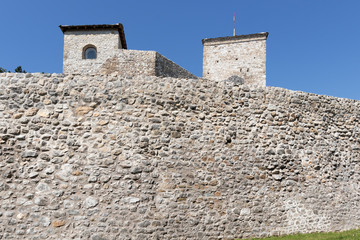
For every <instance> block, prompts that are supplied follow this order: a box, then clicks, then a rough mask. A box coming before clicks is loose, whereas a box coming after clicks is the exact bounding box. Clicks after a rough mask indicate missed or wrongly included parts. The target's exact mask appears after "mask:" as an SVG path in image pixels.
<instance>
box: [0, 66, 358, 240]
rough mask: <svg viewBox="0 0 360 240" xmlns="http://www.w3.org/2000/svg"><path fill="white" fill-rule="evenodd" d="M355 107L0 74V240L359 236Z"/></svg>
mask: <svg viewBox="0 0 360 240" xmlns="http://www.w3.org/2000/svg"><path fill="white" fill-rule="evenodd" d="M359 108H360V102H358V101H354V100H348V99H341V98H334V97H328V96H319V95H315V94H308V93H303V92H293V91H289V90H286V89H281V88H274V87H266V88H257V89H252V88H248V87H246V86H236V85H234V83H232V82H230V81H229V82H213V81H208V80H203V79H175V78H157V77H149V76H144V77H135V78H132V79H128V78H124V77H117V76H114V75H111V76H100V75H96V76H80V75H60V74H54V75H46V74H10V73H6V74H0V239H92V240H99V239H102V240H104V239H107V240H109V239H233V238H241V237H250V236H257V237H260V236H268V235H277V234H289V233H295V232H314V231H334V230H346V229H350V228H357V227H359V225H360V214H359V212H360V206H359V202H360V195H359V182H360V171H359V170H360V165H359V161H360V158H359V156H360V142H359V117H360V111H359Z"/></svg>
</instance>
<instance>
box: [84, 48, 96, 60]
mask: <svg viewBox="0 0 360 240" xmlns="http://www.w3.org/2000/svg"><path fill="white" fill-rule="evenodd" d="M96 58H97V49H96V47H95V46H94V45H86V46H85V47H84V48H83V59H96Z"/></svg>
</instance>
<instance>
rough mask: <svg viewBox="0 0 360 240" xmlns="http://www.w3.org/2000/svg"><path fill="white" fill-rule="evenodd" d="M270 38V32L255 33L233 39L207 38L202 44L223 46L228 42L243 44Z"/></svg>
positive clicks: (233, 37) (232, 37)
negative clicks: (243, 42) (222, 44)
mask: <svg viewBox="0 0 360 240" xmlns="http://www.w3.org/2000/svg"><path fill="white" fill-rule="evenodd" d="M268 36H269V33H268V32H262V33H254V34H247V35H236V36H231V37H218V38H205V39H203V40H201V41H202V44H203V45H204V44H221V43H226V42H237V41H239V42H242V41H250V40H253V39H265V40H266V39H267V37H268Z"/></svg>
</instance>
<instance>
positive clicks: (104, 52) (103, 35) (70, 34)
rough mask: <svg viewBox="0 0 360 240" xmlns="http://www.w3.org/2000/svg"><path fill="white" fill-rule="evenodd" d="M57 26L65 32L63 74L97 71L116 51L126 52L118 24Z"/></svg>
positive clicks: (120, 25) (121, 26)
mask: <svg viewBox="0 0 360 240" xmlns="http://www.w3.org/2000/svg"><path fill="white" fill-rule="evenodd" d="M59 27H60V29H61V31H62V32H63V33H64V58H63V73H78V74H81V73H95V72H98V71H99V69H100V68H101V66H102V65H103V63H104V62H105V61H106V60H107V59H110V58H111V57H113V56H114V55H116V54H117V53H118V50H119V49H127V45H126V39H125V33H124V28H123V25H122V24H121V23H118V24H111V25H110V24H103V25H72V26H63V25H60V26H59Z"/></svg>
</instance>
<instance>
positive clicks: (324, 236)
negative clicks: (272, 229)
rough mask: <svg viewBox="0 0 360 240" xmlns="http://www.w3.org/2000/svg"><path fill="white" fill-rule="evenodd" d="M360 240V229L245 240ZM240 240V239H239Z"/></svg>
mask: <svg viewBox="0 0 360 240" xmlns="http://www.w3.org/2000/svg"><path fill="white" fill-rule="evenodd" d="M260 239H263V240H360V229H358V230H350V231H345V232H330V233H309V234H296V235H289V236H280V237H268V238H249V239H243V240H260ZM238 240H240V239H238Z"/></svg>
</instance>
